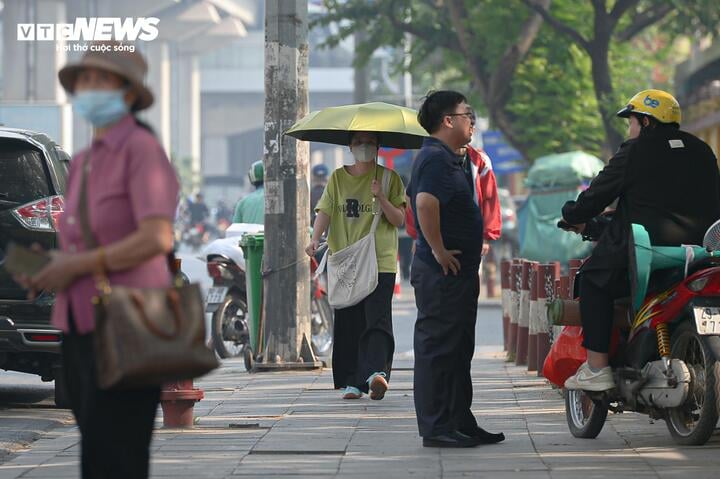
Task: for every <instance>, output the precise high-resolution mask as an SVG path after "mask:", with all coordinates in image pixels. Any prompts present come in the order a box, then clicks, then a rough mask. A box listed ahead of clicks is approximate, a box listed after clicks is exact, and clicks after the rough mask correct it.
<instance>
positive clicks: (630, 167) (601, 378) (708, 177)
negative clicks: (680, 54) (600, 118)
mask: <svg viewBox="0 0 720 479" xmlns="http://www.w3.org/2000/svg"><path fill="white" fill-rule="evenodd" d="M617 115H618V116H619V117H621V118H626V119H627V120H628V137H629V139H628V140H627V141H625V142H624V143H623V144H622V145H620V148H619V149H618V151H617V152H616V153H615V155H614V156H613V157H612V158H611V159H610V161H609V163H608V164H607V166H605V168H604V169H603V170H602V171H601V172H600V173H599V174H598V176H597V177H596V178H595V179H594V180H593V182H592V183H591V184H590V187H589V188H588V189H587V190H585V191H584V192H582V193H580V195H579V196H578V198H577V200H576V201H568V202H567V203H566V204H565V205H564V206H563V208H562V216H563V222H561V224H559V226H560V227H562V228H564V229H566V230H568V231H573V232H575V233H578V234H582V235H584V236H590V237H596V236H597V237H599V238H598V242H597V245H596V246H595V248H594V250H593V252H592V255H591V256H590V258H589V259H588V260H587V261H586V262H585V263H584V264H583V266H582V268H581V271H580V274H579V278H578V281H579V293H580V313H581V320H582V326H583V332H584V340H583V346H584V347H585V348H586V350H587V361H586V362H585V363H584V364H583V365H582V366H581V367H580V368H579V369H578V371H577V373H576V374H575V375H574V376H572V377H570V378H569V379H568V380H567V381H566V382H565V388H566V389H575V390H577V389H581V390H585V391H606V390H609V389H612V388H614V387H615V383H614V380H613V376H612V371H611V369H610V367H609V366H608V364H609V363H608V350H609V347H610V337H611V331H612V321H613V302H614V300H615V299H619V298H622V297H627V296H629V295H630V279H629V274H628V267H629V262H628V259H629V247H630V246H632V245H630V244H629V242H630V232H631V225H632V224H633V223H636V224H640V225H643V226H644V227H645V229H646V230H647V231H648V234H649V236H650V240H651V243H652V244H653V245H656V246H679V245H682V244H696V245H697V244H702V239H703V234H704V232H705V231H706V230H707V229H708V227H709V226H710V225H711V224H712V223H713V222H715V221H716V220H717V219H718V218H720V174H719V173H718V165H717V160H716V158H715V155H714V154H713V151H712V150H711V148H710V147H709V146H708V145H707V144H706V143H705V142H703V141H702V140H700V139H699V138H697V137H695V136H694V135H692V134H690V133H687V132H685V131H682V130H680V121H681V111H680V105H679V104H678V102H677V100H676V99H675V98H674V97H673V96H672V95H670V94H669V93H667V92H664V91H661V90H643V91H641V92H639V93H637V94H636V95H635V96H633V97H632V98H631V99H630V100H629V101H628V104H627V105H626V106H625V107H624V108H623V109H621V110H620V111H619V112H618V113H617ZM615 200H617V208H616V211H615V213H614V215H613V216H612V219H610V220H609V221H598V220H596V219H595V218H596V217H597V216H598V215H600V214H601V213H602V212H603V211H604V210H605V208H606V207H608V206H610V205H611V204H612V203H613V202H614V201H615ZM599 230H600V231H599Z"/></svg>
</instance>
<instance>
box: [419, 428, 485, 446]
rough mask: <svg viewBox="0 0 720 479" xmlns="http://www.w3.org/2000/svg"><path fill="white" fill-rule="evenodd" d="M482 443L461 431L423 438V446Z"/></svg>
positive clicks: (473, 444) (474, 444)
mask: <svg viewBox="0 0 720 479" xmlns="http://www.w3.org/2000/svg"><path fill="white" fill-rule="evenodd" d="M478 444H480V443H479V442H478V441H477V439H475V438H473V437H470V436H466V435H465V434H463V433H461V432H460V431H452V432H449V433H447V434H439V435H437V436H428V437H424V438H423V447H475V446H477V445H478Z"/></svg>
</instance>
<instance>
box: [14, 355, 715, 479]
mask: <svg viewBox="0 0 720 479" xmlns="http://www.w3.org/2000/svg"><path fill="white" fill-rule="evenodd" d="M479 356H481V357H480V358H478V359H476V360H475V365H474V368H473V378H474V383H475V393H476V397H475V402H474V410H475V413H476V415H477V416H478V418H479V419H480V422H481V425H482V426H483V427H486V428H487V429H489V430H491V431H504V432H505V435H506V436H507V441H506V442H505V443H502V444H499V445H493V446H481V447H478V448H474V449H465V450H450V449H445V450H440V449H430V448H422V447H421V442H420V439H419V438H418V436H417V429H416V424H415V417H414V410H413V401H412V363H411V362H410V361H397V362H396V364H395V366H396V368H395V370H394V371H393V375H392V381H391V384H390V385H391V389H390V391H389V392H388V394H387V396H386V398H385V399H384V400H383V401H377V402H376V401H370V400H369V399H367V397H365V398H363V399H361V400H358V401H343V400H341V399H340V398H339V393H338V392H337V391H333V390H332V375H331V371H330V370H324V371H322V372H316V373H275V374H254V375H249V374H247V373H246V372H245V371H244V368H243V367H242V364H241V363H240V362H239V361H228V362H226V363H225V364H224V365H223V367H222V368H221V369H220V370H219V371H217V372H216V373H214V374H212V375H211V376H209V377H207V378H204V379H203V380H202V381H200V386H201V387H202V388H204V390H205V394H206V398H205V399H204V400H203V401H201V402H200V403H198V405H197V406H196V408H195V413H196V415H197V417H198V419H197V425H196V427H195V429H192V430H186V431H181V430H163V429H159V430H158V431H157V432H156V434H155V439H154V442H153V464H152V477H154V478H171V477H172V478H178V477H188V478H227V477H237V478H249V477H258V478H259V477H262V478H271V477H278V478H283V477H308V478H309V477H347V478H361V477H363V478H366V477H371V478H373V477H377V478H396V477H397V478H400V477H412V478H455V477H458V478H459V477H477V478H532V479H536V478H579V477H581V478H583V479H589V478H595V477H597V478H607V477H613V478H626V477H627V478H630V477H632V478H646V477H653V478H654V477H659V478H676V477H677V478H681V477H682V478H687V479H689V478H693V479H699V478H717V477H718V474H719V473H718V471H719V470H720V436H714V437H713V439H712V440H711V441H710V443H709V444H708V445H706V446H704V447H695V448H689V447H677V446H675V445H674V443H673V442H672V440H671V439H670V435H669V433H668V432H667V430H666V428H665V425H664V423H663V422H662V421H658V422H657V423H655V424H650V423H649V421H648V420H647V418H644V417H642V416H639V415H634V414H624V415H619V416H613V417H611V418H610V420H609V421H608V423H607V424H606V426H605V429H604V430H603V432H602V433H601V435H600V436H599V438H598V439H596V440H579V439H575V438H573V437H572V436H570V434H569V433H568V432H567V427H566V425H565V415H564V407H563V402H562V398H561V396H560V394H559V392H558V391H557V390H553V389H551V388H550V387H548V385H547V383H546V382H545V381H544V380H542V379H538V378H536V377H534V376H531V375H528V374H527V373H526V372H525V371H524V370H523V369H522V368H517V367H515V366H511V365H509V364H507V363H505V362H504V360H503V355H502V354H501V353H498V352H495V353H482V354H480V355H479ZM78 440H79V437H78V433H77V429H76V428H75V427H74V426H61V427H59V428H56V429H54V430H53V431H51V432H49V433H46V434H45V435H44V436H43V437H42V438H41V439H40V440H38V441H37V442H35V443H34V444H33V445H32V446H31V448H29V449H27V450H25V451H24V452H22V453H20V454H19V455H17V456H16V457H14V458H13V459H12V460H10V461H9V462H6V463H5V464H3V465H2V466H0V479H9V478H18V477H22V478H63V477H78V476H79V472H78V471H79V466H78V453H79V446H78Z"/></svg>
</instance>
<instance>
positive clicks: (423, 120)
mask: <svg viewBox="0 0 720 479" xmlns="http://www.w3.org/2000/svg"><path fill="white" fill-rule="evenodd" d="M462 102H467V98H465V95H463V94H462V93H460V92H457V91H452V90H438V91H429V92H428V94H427V96H426V97H425V100H424V101H423V104H422V105H421V106H420V111H419V112H418V122H419V123H420V125H422V127H423V128H425V130H426V131H427V132H428V133H430V134H433V133H435V132H436V131H437V130H438V128H440V124H441V123H442V120H443V117H444V116H445V115H447V114H448V113H452V112H453V111H454V110H455V107H456V106H458V105H459V104H460V103H462Z"/></svg>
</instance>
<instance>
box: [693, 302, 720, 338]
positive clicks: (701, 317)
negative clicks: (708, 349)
mask: <svg viewBox="0 0 720 479" xmlns="http://www.w3.org/2000/svg"><path fill="white" fill-rule="evenodd" d="M693 312H694V313H695V325H696V326H697V331H698V334H720V307H695V308H693Z"/></svg>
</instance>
